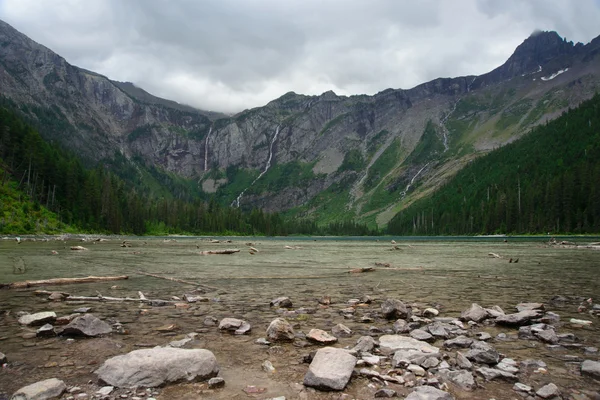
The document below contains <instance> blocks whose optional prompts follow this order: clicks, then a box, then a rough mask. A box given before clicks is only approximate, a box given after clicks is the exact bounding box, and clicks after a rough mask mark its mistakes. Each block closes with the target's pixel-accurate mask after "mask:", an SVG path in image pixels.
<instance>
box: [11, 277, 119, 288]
mask: <svg viewBox="0 0 600 400" xmlns="http://www.w3.org/2000/svg"><path fill="white" fill-rule="evenodd" d="M123 279H129V276H127V275H120V276H86V277H84V278H52V279H42V280H39V281H23V282H13V283H0V288H8V289H22V288H28V287H32V286H43V285H70V284H72V283H92V282H103V281H120V280H123Z"/></svg>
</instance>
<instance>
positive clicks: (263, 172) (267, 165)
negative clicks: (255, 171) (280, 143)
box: [231, 125, 279, 208]
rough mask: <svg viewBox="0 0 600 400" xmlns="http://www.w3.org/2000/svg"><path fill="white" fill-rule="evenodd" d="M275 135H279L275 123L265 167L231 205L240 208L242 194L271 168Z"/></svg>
mask: <svg viewBox="0 0 600 400" xmlns="http://www.w3.org/2000/svg"><path fill="white" fill-rule="evenodd" d="M277 136H279V125H277V128H276V129H275V135H273V139H272V140H271V145H270V146H269V157H268V158H267V163H266V164H265V169H264V170H263V171H262V172H261V173H260V174H259V175H258V176H257V177H256V179H254V180H253V181H252V183H251V184H250V186H248V187H247V188H246V189H244V190H242V192H241V193H240V194H239V196H238V197H237V198H236V199H235V200H234V201H233V202H232V203H231V206H232V207H236V208H240V200H242V197H243V196H244V193H246V190H248V189H250V188H251V187H252V185H254V184H255V183H256V181H258V180H259V179H260V178H262V177H263V175H264V174H266V173H267V171H268V170H269V168H271V160H272V159H273V145H275V141H276V140H277Z"/></svg>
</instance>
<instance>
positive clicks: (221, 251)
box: [200, 249, 240, 256]
mask: <svg viewBox="0 0 600 400" xmlns="http://www.w3.org/2000/svg"><path fill="white" fill-rule="evenodd" d="M239 252H240V249H223V250H204V251H201V252H200V254H201V255H203V256H208V255H213V254H233V253H239Z"/></svg>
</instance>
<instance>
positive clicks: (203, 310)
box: [0, 237, 600, 399]
mask: <svg viewBox="0 0 600 400" xmlns="http://www.w3.org/2000/svg"><path fill="white" fill-rule="evenodd" d="M127 239H128V240H129V242H130V243H131V245H132V247H128V248H122V247H120V245H121V240H120V239H117V238H111V239H109V240H108V241H105V242H99V243H95V244H94V243H92V242H89V241H88V242H81V241H77V240H70V241H67V242H62V241H55V240H51V241H48V242H41V241H36V242H31V241H26V242H23V243H22V244H20V245H17V244H16V242H15V241H12V240H2V241H0V282H2V283H8V282H14V281H23V280H35V279H45V278H58V277H83V276H88V275H101V276H107V275H128V276H129V279H128V280H123V281H116V282H100V283H94V284H77V285H62V286H54V287H50V286H47V287H40V288H34V289H26V290H0V314H1V315H0V325H1V326H2V328H1V329H0V336H1V339H2V340H0V351H1V352H4V353H5V354H7V356H9V361H18V362H20V363H22V364H18V365H21V368H20V369H19V368H16V369H15V370H14V371H13V374H14V375H9V374H8V373H6V372H0V389H3V388H4V387H5V388H6V389H5V390H6V391H7V393H9V391H12V390H16V389H17V388H18V387H20V386H23V385H24V384H28V383H31V382H33V381H35V378H40V379H42V378H46V377H53V376H56V377H61V376H62V377H65V379H66V380H67V381H68V382H67V383H68V384H78V383H79V382H80V381H82V380H83V379H85V380H86V381H85V382H87V379H93V377H92V376H91V375H90V371H91V370H93V369H94V366H95V365H96V363H101V362H102V361H103V360H104V358H102V357H108V356H111V355H115V354H122V353H123V352H125V351H130V350H134V349H135V348H138V347H139V345H140V344H142V343H143V344H144V345H147V344H155V345H165V344H166V343H168V342H169V341H170V340H174V339H178V338H181V337H183V334H185V333H189V332H194V331H196V330H200V331H201V332H202V333H200V335H199V336H198V340H197V343H196V344H195V345H194V346H193V347H205V348H208V349H210V350H212V351H213V352H214V353H215V355H216V356H217V360H219V363H220V365H221V369H222V375H223V376H224V377H225V378H226V380H227V386H226V388H225V389H223V391H221V392H219V393H217V394H212V395H211V396H209V397H206V398H223V399H224V398H238V396H240V397H239V398H246V397H247V396H246V395H245V394H244V393H243V392H241V389H242V388H243V387H245V386H246V385H258V386H264V387H265V388H267V389H268V390H267V393H265V395H264V397H259V398H269V397H276V396H278V395H286V396H288V398H295V397H294V394H297V392H294V388H293V387H290V383H291V382H295V383H298V382H301V381H302V376H303V374H304V373H305V372H306V368H307V367H306V364H302V363H301V357H302V354H306V353H308V352H309V351H311V350H314V349H315V346H311V347H312V348H311V347H309V348H302V347H297V346H293V345H285V346H283V347H282V350H281V352H280V353H277V352H275V351H273V350H272V349H271V350H268V349H267V348H263V347H262V346H259V345H256V344H254V340H256V339H257V338H259V337H263V336H265V330H266V328H267V326H268V324H269V322H270V321H271V320H272V319H273V318H275V317H276V316H278V312H277V311H276V310H273V309H271V308H270V307H269V302H270V300H272V299H273V298H275V297H278V296H289V297H290V298H291V299H292V301H293V303H294V308H300V307H308V308H313V309H315V311H316V312H315V313H314V314H311V315H309V317H308V318H305V319H300V320H298V321H295V324H296V328H297V330H298V331H302V332H304V333H307V332H308V330H310V329H311V328H321V329H324V330H330V329H331V327H332V326H333V325H335V324H337V323H344V324H345V325H347V326H349V327H350V328H351V329H353V330H354V331H355V335H354V336H353V337H352V338H348V339H344V340H341V341H340V343H339V345H340V346H345V345H350V346H352V345H353V344H354V343H355V342H356V340H357V339H358V337H360V336H361V334H363V333H366V332H367V331H368V329H369V327H370V326H372V325H375V326H378V327H379V328H382V329H387V328H391V324H392V323H391V322H386V321H383V320H377V321H374V322H373V323H371V324H364V323H360V322H358V321H357V318H356V319H354V320H348V319H344V318H343V317H342V316H341V315H340V314H339V312H338V310H339V309H341V308H344V307H347V301H348V300H349V299H352V298H360V297H361V296H362V295H370V296H372V297H373V298H374V299H376V300H379V301H375V303H374V305H373V306H372V307H371V308H370V309H369V308H367V309H364V310H359V311H358V312H357V315H360V313H361V312H362V313H368V312H376V311H377V310H379V304H380V303H381V300H383V299H385V298H389V297H391V298H398V299H401V300H403V301H404V302H407V303H417V305H420V306H422V307H425V306H428V305H435V306H437V307H438V308H439V309H440V311H441V316H452V317H457V316H458V315H459V314H460V312H461V311H463V310H464V309H465V308H467V307H468V306H469V305H470V304H471V303H473V302H476V303H479V304H481V305H483V306H492V305H499V306H500V307H502V308H503V309H504V310H505V311H507V312H513V310H514V306H515V305H516V304H517V303H519V302H548V301H549V300H550V299H551V298H552V297H553V296H556V295H563V296H575V297H582V298H590V297H591V298H593V299H600V251H594V250H589V249H574V248H573V249H571V248H557V247H551V246H548V245H547V239H548V238H506V239H507V241H506V242H505V241H504V240H505V238H503V237H495V238H468V239H465V238H436V239H432V238H394V239H395V240H396V241H397V244H396V245H395V246H394V245H392V244H390V240H391V238H368V239H364V238H315V239H312V238H230V239H231V240H232V241H233V242H232V243H219V244H216V243H209V242H208V240H206V239H202V238H187V237H186V238H179V237H177V238H127ZM568 240H575V241H578V242H580V243H582V244H583V243H589V242H590V241H597V239H594V238H592V239H590V238H580V239H573V238H569V239H568ZM247 243H252V246H253V247H255V248H257V249H258V250H259V252H258V253H256V254H254V255H251V254H250V253H249V247H248V246H247V245H246V244H247ZM74 245H82V246H85V247H87V248H88V249H89V250H87V251H72V250H69V248H70V246H74ZM285 246H291V247H293V249H286V248H285ZM394 247H395V248H394ZM226 248H239V249H241V252H240V253H236V254H232V255H211V256H202V255H199V252H200V251H202V250H214V249H226ZM52 250H56V251H58V253H59V254H58V255H52V254H51V251H52ZM490 252H493V253H496V254H498V255H500V256H502V257H503V258H500V259H499V258H493V257H490V256H489V253H490ZM511 258H512V259H513V260H516V259H518V262H517V263H514V262H513V263H509V259H511ZM375 263H389V264H390V268H385V267H377V270H376V271H374V272H370V273H362V274H349V273H348V270H350V269H353V268H364V267H375ZM137 271H143V272H148V273H154V274H160V275H163V276H165V277H170V278H176V279H183V280H186V281H192V282H197V283H198V284H201V285H205V286H210V287H213V288H216V290H209V291H208V292H207V293H206V294H204V295H203V296H206V297H209V298H210V301H209V302H207V303H195V304H192V305H191V307H190V308H182V309H179V308H174V307H173V306H169V307H148V306H146V305H140V304H138V303H108V302H103V303H99V302H89V303H86V304H85V305H88V306H91V307H93V311H92V312H93V313H94V315H97V316H99V317H101V318H104V319H107V320H109V321H111V322H116V321H118V322H121V323H122V324H123V325H124V326H125V327H126V329H127V330H128V333H129V334H128V335H116V334H113V335H111V338H110V339H94V340H96V341H102V342H99V343H101V344H100V347H101V348H100V349H99V350H98V353H97V354H96V355H95V354H89V353H88V358H90V359H92V363H91V364H90V360H89V359H85V358H84V357H83V355H81V354H80V353H81V351H82V350H83V349H84V348H85V346H86V343H84V342H87V343H88V345H89V343H92V341H89V340H88V341H86V340H78V341H77V343H76V344H75V345H73V346H72V347H70V348H69V347H68V346H70V345H67V344H66V343H65V342H64V338H53V339H24V338H23V337H22V335H23V333H24V332H27V331H31V330H32V329H30V328H22V327H20V326H18V324H17V323H16V317H15V314H16V313H17V312H18V311H28V312H38V311H46V310H53V311H56V312H57V314H59V315H68V314H70V313H71V312H72V310H73V309H74V308H77V307H80V306H81V305H79V304H69V303H65V302H58V303H48V302H46V301H45V300H44V299H43V298H40V297H36V296H34V295H33V291H34V290H35V289H45V290H50V291H52V290H59V291H65V292H69V293H70V294H72V295H78V296H95V295H97V294H98V293H100V294H102V295H105V296H114V297H137V296H138V291H141V292H143V293H144V294H145V296H146V297H148V298H154V299H167V300H169V299H171V297H172V296H178V297H182V296H183V294H185V293H189V292H190V291H191V290H193V289H194V288H195V286H193V285H187V284H183V283H177V282H171V281H167V280H163V279H157V278H153V277H149V276H145V275H141V274H138V273H137ZM115 285H116V286H117V287H116V288H115V287H114V286H115ZM323 295H329V296H331V298H332V305H331V306H330V307H329V308H321V307H319V304H318V303H317V299H319V298H320V297H321V296H323ZM577 305H578V303H577V304H574V303H573V304H567V305H564V306H563V307H561V308H560V309H553V311H556V312H558V313H559V314H560V315H561V317H562V319H563V321H568V319H569V318H572V317H575V318H584V319H591V318H592V317H590V316H589V315H587V314H578V313H577ZM141 310H146V311H141ZM209 315H210V316H214V317H216V318H217V319H218V320H220V319H221V318H224V317H237V318H243V319H246V320H247V321H249V322H250V323H251V325H252V327H253V330H252V333H251V334H250V335H245V336H243V337H233V336H230V335H227V334H221V333H219V332H218V329H217V328H216V327H210V328H208V331H205V329H207V328H206V327H205V326H204V325H203V321H204V319H205V318H206V316H209ZM170 323H173V324H176V325H177V326H178V327H179V330H178V331H176V332H175V333H166V334H165V333H161V332H157V331H156V330H155V328H157V327H159V326H161V325H165V324H170ZM597 326H598V322H597V321H596V320H594V324H593V325H592V327H591V328H586V329H583V330H581V329H580V330H579V331H577V335H578V336H579V337H581V338H582V339H583V340H585V341H586V345H595V346H597V347H598V345H599V344H600V343H599V340H598V338H597V337H598V329H597ZM486 329H488V331H490V332H492V333H495V329H496V328H494V327H486ZM509 331H510V330H509ZM567 331H568V330H565V331H564V332H567ZM562 332H563V331H562V330H561V331H560V332H559V333H562ZM512 333H513V334H514V333H515V332H512ZM172 335H176V336H172ZM177 335H179V336H177ZM80 342H81V343H80ZM438 345H439V343H438ZM77 346H79V347H77ZM136 346H138V347H136ZM499 346H502V345H499ZM539 346H543V345H541V344H540V345H539ZM522 347H523V346H521V345H520V344H519V346H515V345H514V343H513V344H510V345H509V344H507V345H505V348H504V350H507V351H510V350H511V348H514V352H515V354H509V355H512V356H513V357H515V358H517V359H519V358H523V357H525V356H526V355H529V353H527V352H529V351H531V350H528V349H526V348H522ZM70 349H71V350H70ZM519 352H521V353H522V354H521V353H519ZM538 358H539V357H538ZM266 359H269V360H271V361H272V362H273V364H274V365H275V367H276V368H277V373H276V374H272V375H268V374H267V373H266V372H264V371H262V369H261V363H262V362H263V361H264V360H266ZM548 362H550V364H553V365H556V366H557V368H560V371H562V373H563V374H562V375H561V374H558V375H557V377H556V378H555V379H559V380H560V379H564V380H565V382H568V378H570V377H569V371H568V368H566V367H565V366H564V362H562V361H561V362H558V363H557V362H556V357H555V356H554V355H551V356H549V357H548ZM54 363H56V365H55V364H54ZM71 364H72V365H71ZM18 365H17V366H18ZM563 370H564V371H563ZM561 377H562V378H561ZM69 379H70V380H71V381H70V382H69ZM573 382H575V383H573V384H574V385H577V383H576V382H577V381H573ZM565 384H566V383H565ZM582 384H585V385H588V383H582ZM358 386H359V382H354V381H353V383H351V385H350V387H349V388H348V389H347V391H349V392H350V393H353V394H355V395H357V396H359V393H360V390H362V387H363V386H365V382H363V383H362V386H361V387H358ZM491 387H492V389H493V387H494V385H492V386H491ZM177 388H179V389H177ZM191 388H192V387H191V386H189V385H188V386H186V385H179V386H177V387H175V388H168V389H164V390H165V395H164V396H176V397H172V398H188V397H185V396H188V394H189V393H187V392H190V391H191V390H192V389H191ZM173 390H175V391H176V390H180V392H177V393H176V394H174V392H171V394H168V393H169V391H173ZM198 390H200V389H198ZM1 392H2V390H0V393H1ZM511 395H512V394H511ZM190 396H192V395H191V394H190ZM195 396H198V392H196V394H195ZM315 396H322V397H315V398H330V397H327V396H329V395H328V394H323V395H320V394H319V395H315ZM495 396H496V398H497V399H502V398H511V397H510V396H509V397H503V395H502V393H501V392H500V393H496V394H495ZM163 398H168V397H163ZM189 398H190V399H191V398H198V397H193V396H192V397H189ZM359 398H360V397H359ZM473 398H477V397H473Z"/></svg>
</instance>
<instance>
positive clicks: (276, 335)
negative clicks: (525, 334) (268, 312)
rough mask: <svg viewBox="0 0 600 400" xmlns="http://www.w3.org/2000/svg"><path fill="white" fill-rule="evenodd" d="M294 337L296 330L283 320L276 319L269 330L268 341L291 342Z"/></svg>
mask: <svg viewBox="0 0 600 400" xmlns="http://www.w3.org/2000/svg"><path fill="white" fill-rule="evenodd" d="M294 337H295V332H294V328H292V325H290V323H289V322H287V321H286V320H285V319H283V318H275V319H274V320H273V321H271V323H270V324H269V327H268V328H267V339H268V340H269V341H271V342H283V341H288V342H290V341H293V340H294Z"/></svg>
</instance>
